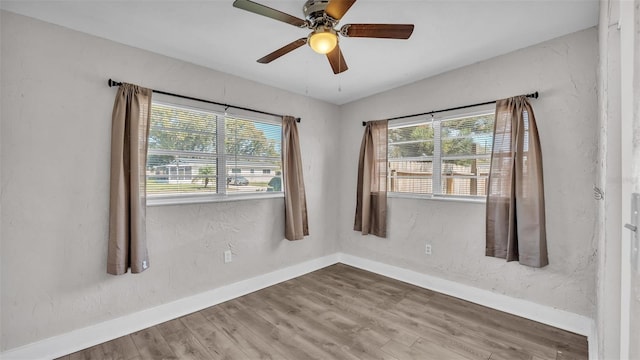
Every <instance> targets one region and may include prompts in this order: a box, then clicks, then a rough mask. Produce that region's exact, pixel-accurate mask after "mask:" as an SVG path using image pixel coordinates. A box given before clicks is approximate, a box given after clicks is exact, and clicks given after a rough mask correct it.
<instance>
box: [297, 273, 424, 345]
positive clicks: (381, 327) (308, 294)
mask: <svg viewBox="0 0 640 360" xmlns="http://www.w3.org/2000/svg"><path fill="white" fill-rule="evenodd" d="M296 280H298V279H293V280H290V282H292V281H296ZM295 284H297V286H298V287H297V288H296V293H297V294H298V295H297V296H304V297H305V298H306V299H307V300H308V301H311V302H314V303H316V304H317V305H318V306H324V307H327V308H330V309H334V310H337V311H340V313H341V314H342V315H343V316H345V317H347V318H349V319H351V320H352V321H354V322H356V323H359V324H361V325H362V326H364V327H369V328H371V329H373V330H375V331H377V332H378V333H380V334H383V335H385V336H387V337H388V338H390V339H393V340H395V341H397V342H399V343H401V344H405V345H407V346H411V345H412V344H413V343H414V342H415V341H416V340H417V339H418V338H419V336H418V335H417V334H415V333H412V332H408V331H406V330H405V329H403V328H402V327H398V326H395V324H394V323H388V322H386V321H381V320H380V319H378V318H377V317H371V316H368V314H366V313H365V312H363V311H362V309H361V307H360V306H358V304H357V303H353V302H348V301H343V300H339V299H338V298H336V297H332V296H329V295H326V294H322V293H321V292H322V291H323V290H322V289H321V288H320V287H319V285H318V284H315V283H314V281H312V280H309V279H305V280H304V281H301V282H300V284H298V282H295Z"/></svg>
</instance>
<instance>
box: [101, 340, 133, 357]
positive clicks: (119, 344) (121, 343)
mask: <svg viewBox="0 0 640 360" xmlns="http://www.w3.org/2000/svg"><path fill="white" fill-rule="evenodd" d="M102 351H103V355H104V359H105V360H135V359H137V358H139V357H140V354H139V353H138V348H137V347H136V345H135V344H134V343H133V339H131V336H129V335H127V336H122V337H119V338H117V339H114V340H111V341H108V342H106V343H104V344H102Z"/></svg>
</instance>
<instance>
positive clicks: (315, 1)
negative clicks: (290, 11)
mask: <svg viewBox="0 0 640 360" xmlns="http://www.w3.org/2000/svg"><path fill="white" fill-rule="evenodd" d="M328 3H329V0H307V2H306V3H304V6H303V7H302V11H303V12H304V16H305V17H306V19H307V20H309V21H312V22H314V21H315V20H317V19H318V18H322V17H323V16H324V9H326V8H327V4H328Z"/></svg>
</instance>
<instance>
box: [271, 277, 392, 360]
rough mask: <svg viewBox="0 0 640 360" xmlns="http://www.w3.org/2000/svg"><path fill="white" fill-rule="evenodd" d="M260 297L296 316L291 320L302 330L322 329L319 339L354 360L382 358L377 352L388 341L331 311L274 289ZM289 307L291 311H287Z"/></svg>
mask: <svg viewBox="0 0 640 360" xmlns="http://www.w3.org/2000/svg"><path fill="white" fill-rule="evenodd" d="M261 298H262V299H263V301H265V302H267V303H268V304H269V306H271V307H273V308H274V309H280V310H282V311H287V309H289V311H291V312H293V313H295V314H297V315H296V316H295V318H296V320H297V321H298V322H300V323H301V327H302V328H309V327H310V328H315V329H322V330H323V333H322V336H324V337H325V339H326V340H327V341H330V342H332V343H338V344H340V345H341V346H342V348H343V349H345V350H346V351H348V352H349V353H350V354H352V355H354V356H356V357H364V358H367V359H383V358H385V357H384V354H383V353H382V352H381V351H379V350H378V349H379V347H380V346H382V345H383V344H384V343H386V342H387V341H388V340H389V338H388V337H385V336H384V335H381V334H379V333H377V332H376V331H375V330H372V329H369V328H364V327H362V326H361V325H359V324H358V323H356V322H354V321H351V320H350V319H348V318H347V317H344V316H341V315H340V314H338V313H336V312H334V311H328V310H326V309H324V310H322V309H321V308H320V307H318V306H317V305H315V304H312V303H308V302H304V301H301V300H302V299H296V298H294V297H290V296H288V294H286V293H283V292H280V291H278V287H273V288H271V289H270V291H269V292H265V293H263V294H261ZM285 299H286V300H285ZM305 304H306V305H305ZM292 308H293V310H291V309H292ZM365 332H366V335H365Z"/></svg>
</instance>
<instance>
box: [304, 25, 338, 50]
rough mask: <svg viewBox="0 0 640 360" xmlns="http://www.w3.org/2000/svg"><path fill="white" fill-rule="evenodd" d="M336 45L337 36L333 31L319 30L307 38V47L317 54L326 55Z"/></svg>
mask: <svg viewBox="0 0 640 360" xmlns="http://www.w3.org/2000/svg"><path fill="white" fill-rule="evenodd" d="M337 45H338V35H337V34H336V32H335V31H333V29H330V30H326V29H320V30H316V31H314V32H312V33H311V36H309V46H310V47H311V49H313V51H315V52H317V53H318V54H328V53H330V52H331V51H333V49H335V48H336V46H337Z"/></svg>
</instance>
